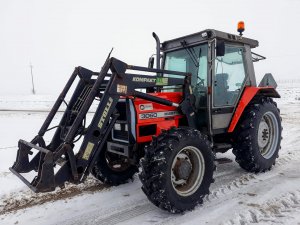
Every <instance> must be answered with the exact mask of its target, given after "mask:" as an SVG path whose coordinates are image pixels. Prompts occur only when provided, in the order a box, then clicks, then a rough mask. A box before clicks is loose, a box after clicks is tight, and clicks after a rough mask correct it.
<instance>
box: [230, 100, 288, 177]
mask: <svg viewBox="0 0 300 225" xmlns="http://www.w3.org/2000/svg"><path fill="white" fill-rule="evenodd" d="M281 131H282V126H281V117H280V112H279V109H278V108H277V105H276V103H275V102H274V101H273V100H272V99H271V98H260V99H258V100H257V101H256V102H255V103H252V104H250V105H249V106H248V107H247V109H246V110H245V112H244V115H243V116H242V118H241V120H240V122H239V125H238V127H237V130H236V132H235V140H234V146H233V153H234V154H235V156H236V161H237V162H238V163H239V165H240V166H241V167H242V168H243V169H245V170H247V171H249V172H256V173H258V172H265V171H266V170H270V169H271V167H272V166H273V165H274V164H275V161H276V158H277V157H278V152H279V149H280V142H281V139H282V138H281Z"/></svg>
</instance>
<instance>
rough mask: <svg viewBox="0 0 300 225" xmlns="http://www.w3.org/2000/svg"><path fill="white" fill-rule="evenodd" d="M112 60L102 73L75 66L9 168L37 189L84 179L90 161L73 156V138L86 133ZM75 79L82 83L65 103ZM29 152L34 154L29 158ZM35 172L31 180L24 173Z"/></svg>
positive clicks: (107, 62)
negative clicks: (57, 118) (47, 135)
mask: <svg viewBox="0 0 300 225" xmlns="http://www.w3.org/2000/svg"><path fill="white" fill-rule="evenodd" d="M110 61H111V60H110V59H107V61H106V62H105V64H104V66H103V67H102V70H101V72H100V73H97V72H93V71H90V70H88V69H85V68H83V67H77V68H75V70H74V72H73V74H72V75H71V77H70V79H69V81H68V82H67V84H66V86H65V87H64V89H63V91H62V93H61V94H60V96H59V97H58V99H57V100H56V102H55V104H54V106H53V108H52V109H51V111H50V112H49V114H48V116H47V118H46V120H45V121H44V123H43V125H42V127H41V128H40V130H39V132H38V135H37V136H36V137H35V138H34V139H33V140H32V141H31V142H27V141H24V140H19V142H18V152H17V157H16V161H15V163H14V165H13V166H12V167H11V168H9V169H10V171H11V172H12V173H14V174H15V175H16V176H18V177H19V178H20V179H21V180H22V181H23V182H24V183H25V184H26V185H27V186H29V187H30V189H31V190H33V191H34V192H48V191H53V190H55V188H56V187H57V186H60V187H63V186H64V183H65V182H66V181H68V182H73V183H79V182H80V181H81V180H80V178H82V176H83V174H84V173H83V172H84V171H82V170H84V168H85V166H86V165H88V164H87V162H85V161H86V160H85V161H84V160H82V154H81V155H80V154H79V155H76V156H75V155H74V152H73V147H74V139H75V138H76V137H77V136H83V135H85V133H84V132H85V130H84V127H85V126H84V125H85V116H86V113H87V112H88V110H89V108H90V106H91V104H92V103H93V101H94V100H95V99H96V98H98V100H99V99H100V97H101V92H105V89H106V86H107V83H108V82H109V79H104V78H105V77H109V76H110V75H109V74H108V73H107V72H108V70H109V67H110ZM94 77H96V79H94ZM76 78H79V82H78V84H77V86H76V88H75V91H74V92H73V94H72V97H71V99H70V101H69V103H66V101H65V97H66V95H67V93H68V91H69V89H70V87H71V86H72V84H73V82H74V80H75V79H76ZM63 102H64V103H66V106H67V107H66V110H65V112H64V113H63V116H62V118H61V121H60V123H59V124H58V125H57V126H55V127H52V128H48V127H49V125H50V123H51V121H52V120H53V118H54V116H55V115H56V113H57V111H58V109H59V107H60V106H61V104H62V103H63ZM100 105H101V102H100V104H99V106H100ZM52 129H56V130H55V132H54V136H53V138H52V140H51V142H50V144H48V145H46V144H45V141H44V139H43V135H44V134H45V133H46V132H47V131H49V130H52ZM104 141H105V140H103V142H104ZM102 145H103V144H102ZM30 155H32V156H33V157H29V156H30ZM30 158H31V159H30ZM57 165H60V166H61V167H60V168H59V169H58V171H57V172H56V173H55V169H54V168H55V167H56V166H57ZM32 171H35V172H37V175H36V176H35V178H34V179H33V180H32V181H28V180H27V179H26V178H25V177H24V176H23V175H22V174H23V173H29V172H32Z"/></svg>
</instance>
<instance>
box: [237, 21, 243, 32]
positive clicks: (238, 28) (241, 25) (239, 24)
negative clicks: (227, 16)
mask: <svg viewBox="0 0 300 225" xmlns="http://www.w3.org/2000/svg"><path fill="white" fill-rule="evenodd" d="M244 30H245V24H244V21H240V22H238V26H237V31H238V32H239V33H240V35H241V36H242V35H243V32H244Z"/></svg>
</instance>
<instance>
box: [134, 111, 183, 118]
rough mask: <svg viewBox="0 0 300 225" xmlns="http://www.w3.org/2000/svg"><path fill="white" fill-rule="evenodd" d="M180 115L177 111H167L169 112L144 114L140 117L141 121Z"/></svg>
mask: <svg viewBox="0 0 300 225" xmlns="http://www.w3.org/2000/svg"><path fill="white" fill-rule="evenodd" d="M176 115H179V112H177V111H167V112H152V113H142V114H140V115H139V118H140V119H141V120H146V119H153V118H162V117H168V116H176Z"/></svg>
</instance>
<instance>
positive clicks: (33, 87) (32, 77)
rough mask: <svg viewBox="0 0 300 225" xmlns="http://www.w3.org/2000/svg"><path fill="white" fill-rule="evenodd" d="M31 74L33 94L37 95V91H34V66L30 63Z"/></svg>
mask: <svg viewBox="0 0 300 225" xmlns="http://www.w3.org/2000/svg"><path fill="white" fill-rule="evenodd" d="M29 66H30V74H31V83H32V94H35V90H34V82H33V72H32V68H33V66H32V64H31V63H30V65H29Z"/></svg>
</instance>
